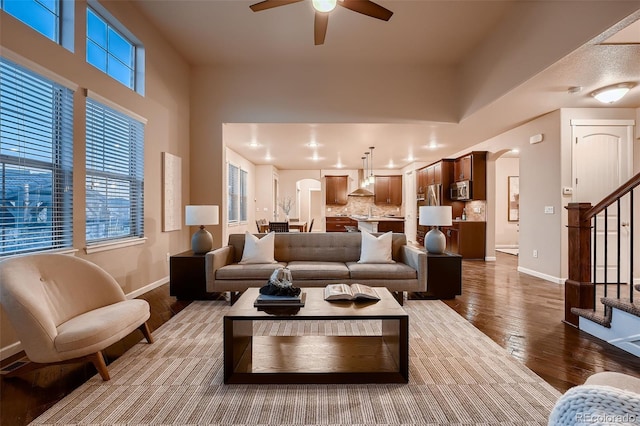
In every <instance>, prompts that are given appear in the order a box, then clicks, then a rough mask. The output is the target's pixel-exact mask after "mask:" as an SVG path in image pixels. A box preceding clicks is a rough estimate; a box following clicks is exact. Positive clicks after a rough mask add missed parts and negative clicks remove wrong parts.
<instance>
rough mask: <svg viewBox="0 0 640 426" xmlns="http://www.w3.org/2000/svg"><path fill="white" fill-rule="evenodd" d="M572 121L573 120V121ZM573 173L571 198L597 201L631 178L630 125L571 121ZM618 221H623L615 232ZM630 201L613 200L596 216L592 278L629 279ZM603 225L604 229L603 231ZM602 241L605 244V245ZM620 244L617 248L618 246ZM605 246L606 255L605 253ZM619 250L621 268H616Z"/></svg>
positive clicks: (623, 280) (613, 281)
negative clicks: (574, 122) (616, 201)
mask: <svg viewBox="0 0 640 426" xmlns="http://www.w3.org/2000/svg"><path fill="white" fill-rule="evenodd" d="M572 124H573V123H572ZM572 131H573V142H574V144H573V176H574V192H573V201H574V202H590V203H591V204H592V205H596V204H597V203H599V202H600V201H602V199H603V198H605V197H606V196H607V195H609V194H610V193H612V192H613V191H614V190H615V189H617V188H618V187H619V186H620V185H622V184H623V183H624V182H626V181H627V180H628V179H629V178H631V174H632V167H633V165H632V159H633V138H632V135H633V126H629V125H610V124H608V123H602V124H601V125H598V122H597V121H596V122H593V123H588V122H587V123H583V125H574V126H573V127H572ZM618 221H620V223H621V224H622V226H621V231H620V234H618ZM628 222H629V203H628V200H627V199H626V198H623V200H622V201H621V203H620V216H618V206H617V204H613V205H612V206H611V207H609V208H608V209H607V210H606V215H605V214H604V213H602V214H599V215H598V216H597V218H596V224H595V227H596V233H595V236H593V235H592V241H591V244H592V250H595V258H596V263H595V264H596V272H595V274H596V276H595V282H598V283H602V282H605V281H606V282H607V283H615V282H618V270H619V271H620V282H623V283H625V282H628V275H629V266H628V265H629V242H630V238H629V227H628ZM605 226H606V231H605ZM618 235H619V238H620V241H618ZM605 241H606V242H607V243H606V247H605ZM618 247H619V248H618ZM605 249H606V256H605ZM618 252H619V254H620V265H619V266H620V268H619V269H618Z"/></svg>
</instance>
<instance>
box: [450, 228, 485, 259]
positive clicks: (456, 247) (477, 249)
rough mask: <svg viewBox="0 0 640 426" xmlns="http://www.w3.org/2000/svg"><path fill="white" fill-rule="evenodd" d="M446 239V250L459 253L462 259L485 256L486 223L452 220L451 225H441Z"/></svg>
mask: <svg viewBox="0 0 640 426" xmlns="http://www.w3.org/2000/svg"><path fill="white" fill-rule="evenodd" d="M442 232H444V235H445V237H446V239H447V248H446V250H447V251H448V252H450V253H455V254H459V255H461V256H462V258H463V259H478V260H484V258H485V241H486V223H485V222H472V221H469V222H465V221H454V222H453V224H452V225H451V226H445V227H442Z"/></svg>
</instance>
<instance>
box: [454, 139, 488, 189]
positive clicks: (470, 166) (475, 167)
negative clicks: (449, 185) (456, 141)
mask: <svg viewBox="0 0 640 426" xmlns="http://www.w3.org/2000/svg"><path fill="white" fill-rule="evenodd" d="M453 175H454V180H455V182H460V181H464V180H467V181H469V182H471V191H470V194H471V199H472V200H486V198H487V152H486V151H473V152H471V153H470V154H467V155H465V156H464V157H460V158H457V159H456V160H455V163H454V166H453Z"/></svg>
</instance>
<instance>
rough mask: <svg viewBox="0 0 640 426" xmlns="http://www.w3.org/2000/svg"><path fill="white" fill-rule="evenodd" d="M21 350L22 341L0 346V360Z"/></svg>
mask: <svg viewBox="0 0 640 426" xmlns="http://www.w3.org/2000/svg"><path fill="white" fill-rule="evenodd" d="M20 351H22V343H20V342H15V343H12V344H10V345H9V346H5V347H4V348H0V360H5V359H7V358H9V357H11V356H14V355H15V354H17V353H19V352H20Z"/></svg>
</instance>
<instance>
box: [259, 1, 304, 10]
mask: <svg viewBox="0 0 640 426" xmlns="http://www.w3.org/2000/svg"><path fill="white" fill-rule="evenodd" d="M299 1H302V0H264V1H261V2H260V3H256V4H252V5H251V6H249V7H250V8H251V10H253V11H254V12H260V11H261V10H266V9H271V8H274V7H278V6H286V5H288V4H292V3H298V2H299Z"/></svg>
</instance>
